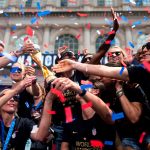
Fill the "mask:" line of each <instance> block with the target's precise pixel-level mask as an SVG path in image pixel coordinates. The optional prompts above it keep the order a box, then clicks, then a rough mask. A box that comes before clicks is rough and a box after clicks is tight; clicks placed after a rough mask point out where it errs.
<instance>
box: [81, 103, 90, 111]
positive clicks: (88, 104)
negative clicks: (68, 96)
mask: <svg viewBox="0 0 150 150" xmlns="http://www.w3.org/2000/svg"><path fill="white" fill-rule="evenodd" d="M89 107H92V102H88V103H86V104H82V105H81V108H82V109H83V110H84V109H87V108H89Z"/></svg>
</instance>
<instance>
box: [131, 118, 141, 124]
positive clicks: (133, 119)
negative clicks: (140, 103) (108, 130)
mask: <svg viewBox="0 0 150 150" xmlns="http://www.w3.org/2000/svg"><path fill="white" fill-rule="evenodd" d="M139 119H140V117H139V116H133V117H132V118H130V119H129V120H130V122H131V123H132V124H135V123H137V122H138V121H139Z"/></svg>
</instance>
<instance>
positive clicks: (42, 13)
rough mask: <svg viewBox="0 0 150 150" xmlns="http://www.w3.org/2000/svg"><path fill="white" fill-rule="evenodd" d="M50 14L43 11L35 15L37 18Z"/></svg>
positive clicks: (47, 11)
mask: <svg viewBox="0 0 150 150" xmlns="http://www.w3.org/2000/svg"><path fill="white" fill-rule="evenodd" d="M51 13H52V12H51V11H49V10H46V11H43V12H38V13H37V15H38V17H44V16H46V15H50V14H51Z"/></svg>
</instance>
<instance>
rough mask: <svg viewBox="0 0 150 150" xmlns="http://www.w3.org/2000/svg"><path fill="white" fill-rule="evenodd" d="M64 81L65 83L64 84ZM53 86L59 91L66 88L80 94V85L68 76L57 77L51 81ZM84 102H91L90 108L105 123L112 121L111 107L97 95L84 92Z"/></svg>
mask: <svg viewBox="0 0 150 150" xmlns="http://www.w3.org/2000/svg"><path fill="white" fill-rule="evenodd" d="M64 83H65V84H64ZM52 84H53V85H55V87H56V88H57V89H58V90H60V91H65V90H66V89H71V90H74V91H76V92H77V93H79V94H81V93H82V90H81V89H80V86H79V85H78V84H76V83H74V82H73V81H71V80H70V79H68V78H57V79H55V80H54V81H53V82H52ZM82 98H83V99H84V100H85V101H86V102H92V108H93V109H94V111H95V112H96V113H98V114H99V116H100V117H101V118H102V119H103V120H104V121H105V122H107V123H113V121H112V119H111V114H112V111H111V109H110V108H109V107H108V106H107V105H106V104H105V103H104V102H103V101H102V100H101V99H100V98H99V97H97V96H95V95H93V94H91V93H90V92H86V94H85V95H84V96H83V97H82Z"/></svg>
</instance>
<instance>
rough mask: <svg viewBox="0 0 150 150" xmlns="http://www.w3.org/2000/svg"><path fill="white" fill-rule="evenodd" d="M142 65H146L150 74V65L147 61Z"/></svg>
mask: <svg viewBox="0 0 150 150" xmlns="http://www.w3.org/2000/svg"><path fill="white" fill-rule="evenodd" d="M142 64H143V65H144V68H145V69H146V70H147V71H148V72H150V63H149V62H147V61H143V62H142Z"/></svg>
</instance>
